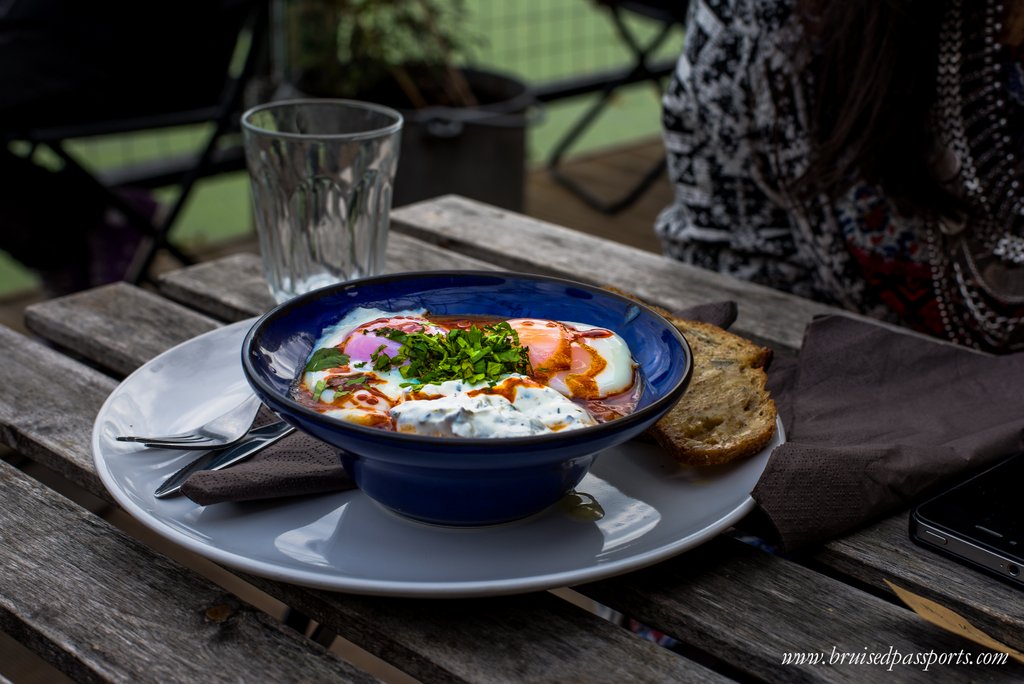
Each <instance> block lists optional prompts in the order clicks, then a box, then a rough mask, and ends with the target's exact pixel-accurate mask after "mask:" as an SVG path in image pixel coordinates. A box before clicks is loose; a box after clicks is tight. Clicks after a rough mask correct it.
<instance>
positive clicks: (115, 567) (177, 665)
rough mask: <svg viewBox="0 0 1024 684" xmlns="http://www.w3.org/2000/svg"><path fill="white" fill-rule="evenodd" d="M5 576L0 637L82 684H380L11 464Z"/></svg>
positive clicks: (1, 545) (2, 494) (3, 516)
mask: <svg viewBox="0 0 1024 684" xmlns="http://www.w3.org/2000/svg"><path fill="white" fill-rule="evenodd" d="M56 530H59V531H60V532H59V534H55V533H54V532H55V531H56ZM0 568H3V582H0V627H2V629H3V630H4V631H5V632H7V633H9V634H11V635H12V636H13V637H14V638H15V639H16V640H17V641H19V642H21V643H23V644H25V645H26V646H27V647H29V648H30V649H32V650H33V651H35V652H36V653H38V654H39V655H40V656H41V657H43V658H44V659H45V660H47V661H48V662H50V663H51V664H52V665H54V666H55V667H57V668H58V669H60V670H62V671H63V672H65V673H67V674H68V675H69V676H70V677H72V678H73V679H75V680H76V681H99V682H106V681H118V682H167V681H220V680H222V681H229V680H230V681H243V682H244V681H252V682H256V681H270V682H287V681H347V682H371V681H377V680H376V679H375V678H373V677H370V676H369V675H367V674H365V673H363V672H361V671H359V670H356V669H355V668H354V667H352V666H351V665H349V664H347V663H345V662H343V661H342V660H340V659H338V658H337V657H336V656H334V655H332V654H330V653H328V652H327V651H325V650H324V649H323V647H321V646H320V645H318V644H317V643H315V642H313V641H311V640H309V639H307V638H305V637H304V636H302V635H300V634H299V633H297V632H293V631H286V630H285V629H284V628H283V627H281V626H280V625H279V624H278V623H277V622H276V621H275V620H273V619H272V618H270V617H268V616H266V615H265V614H263V613H261V612H259V611H257V610H255V609H253V608H251V607H249V606H247V605H244V604H242V603H240V602H239V601H238V599H236V598H235V597H234V596H232V595H230V594H228V593H225V592H224V591H223V590H221V589H220V588H218V587H217V586H216V585H214V584H212V583H210V582H209V581H207V580H205V579H203V578H202V577H200V576H198V575H196V574H194V573H192V572H190V571H188V570H185V569H183V568H181V567H180V566H178V565H176V564H175V563H173V562H172V561H170V560H167V559H166V558H163V557H161V556H158V555H156V554H154V553H153V552H152V551H150V550H148V549H147V548H146V547H145V546H143V545H142V544H140V543H139V542H136V541H135V540H133V539H131V538H129V537H128V536H126V535H125V534H123V533H121V532H119V531H118V530H116V529H114V528H113V527H112V526H110V525H109V524H107V523H106V522H104V521H103V520H102V519H100V518H97V517H95V516H93V515H91V514H89V513H87V512H86V511H84V510H82V509H80V508H78V507H76V506H75V505H74V504H72V503H70V502H69V501H67V500H66V499H63V498H62V497H60V496H59V495H57V494H56V493H54V492H52V491H50V490H48V489H46V488H45V487H44V486H42V485H40V484H39V483H37V482H35V481H33V480H31V479H30V478H29V477H27V476H25V475H24V474H22V473H20V472H19V471H18V470H16V469H15V468H13V467H11V466H9V465H8V464H6V463H3V462H0Z"/></svg>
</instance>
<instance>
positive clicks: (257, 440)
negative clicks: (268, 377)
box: [153, 420, 295, 499]
mask: <svg viewBox="0 0 1024 684" xmlns="http://www.w3.org/2000/svg"><path fill="white" fill-rule="evenodd" d="M293 432H295V428H293V427H292V426H291V425H289V424H288V423H286V422H284V421H283V420H280V421H277V422H276V423H270V424H269V425H264V426H263V427H258V428H253V429H252V430H250V431H249V434H248V435H246V437H245V438H244V439H243V440H242V441H241V442H238V443H237V444H232V445H231V446H226V447H221V448H220V449H211V450H210V451H207V452H206V453H205V454H203V455H202V456H200V457H199V458H197V459H196V460H194V461H192V462H191V463H189V464H188V465H187V466H185V467H184V468H182V469H181V470H179V471H178V472H176V473H174V474H173V475H171V476H170V477H168V478H167V479H166V480H164V483H163V484H162V485H160V486H159V487H157V488H156V491H155V492H153V495H154V496H156V498H158V499H165V498H167V497H169V496H172V495H174V494H177V493H178V492H179V491H180V490H181V485H182V484H184V483H185V480H187V479H188V478H189V476H190V475H192V473H197V472H199V471H200V470H220V469H221V468H227V467H228V466H230V465H234V464H235V463H238V462H240V461H244V460H245V459H247V458H249V457H250V456H252V455H253V454H256V453H258V452H260V451H262V450H263V449H266V448H267V447H268V446H270V445H271V444H273V443H274V442H277V441H279V440H281V439H283V438H285V437H287V436H288V435H290V434H292V433H293Z"/></svg>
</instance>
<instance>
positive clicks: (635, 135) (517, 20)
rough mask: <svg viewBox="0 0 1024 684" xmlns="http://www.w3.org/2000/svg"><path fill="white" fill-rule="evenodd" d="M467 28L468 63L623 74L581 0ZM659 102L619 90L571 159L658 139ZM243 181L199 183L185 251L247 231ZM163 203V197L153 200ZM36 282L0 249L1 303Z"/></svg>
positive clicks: (163, 147)
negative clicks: (470, 32) (471, 37)
mask: <svg viewBox="0 0 1024 684" xmlns="http://www.w3.org/2000/svg"><path fill="white" fill-rule="evenodd" d="M466 4H467V7H468V8H469V11H470V16H471V20H472V23H473V27H474V30H475V31H476V32H477V33H478V34H479V35H481V36H482V39H481V40H480V41H479V45H478V47H477V48H476V49H475V50H474V51H473V61H474V63H475V64H477V65H479V66H483V67H488V66H490V67H493V68H497V69H500V70H501V71H504V72H507V73H511V74H514V75H517V76H518V77H520V78H523V79H524V80H526V81H527V82H533V83H541V82H546V81H550V80H556V79H563V78H566V77H568V76H572V75H581V74H587V73H593V72H595V71H603V70H606V69H609V68H615V67H621V66H624V65H626V64H627V63H628V52H627V51H626V50H625V48H623V47H622V46H621V43H620V41H619V39H618V37H617V36H616V35H615V33H614V31H613V29H612V27H611V24H610V22H609V21H608V19H607V18H606V17H605V16H603V15H602V14H601V13H600V11H599V10H597V9H595V7H594V6H593V4H592V3H590V2H589V1H585V0H520V2H517V3H505V2H495V1H494V0H469V1H468V2H467V3H466ZM631 25H632V26H633V27H634V29H635V30H637V31H638V32H639V33H640V34H641V35H643V36H644V37H646V36H649V35H651V31H652V30H654V29H653V27H651V26H650V25H649V24H647V23H645V22H643V21H636V22H631ZM680 45H681V37H680V36H678V35H673V37H672V39H670V40H669V41H668V43H667V45H666V46H665V48H664V49H663V50H662V51H661V53H660V54H659V56H661V57H672V56H674V55H675V54H676V53H677V52H678V50H679V47H680ZM591 101H592V97H590V96H588V97H581V98H575V99H573V100H567V101H562V102H557V103H552V104H549V105H548V106H547V107H546V108H545V112H544V114H545V115H544V117H543V119H542V121H541V122H540V123H539V124H537V125H536V126H534V127H532V128H531V129H530V130H529V131H528V134H527V135H528V144H529V159H530V162H531V163H534V164H537V163H542V162H543V161H544V160H545V159H546V157H547V155H548V154H549V151H550V150H551V149H552V147H553V145H554V144H555V143H556V142H557V141H558V140H559V138H560V137H561V136H562V135H563V134H564V133H565V131H566V130H568V129H569V127H570V126H571V125H572V124H573V122H574V121H575V120H576V118H577V117H578V116H579V115H580V112H581V111H582V110H583V109H585V108H586V107H587V106H588V105H589V103H590V102H591ZM658 131H659V103H658V98H657V94H656V93H655V92H654V89H653V88H651V87H650V86H649V85H642V86H637V87H633V88H630V89H628V90H623V91H622V94H621V95H620V96H618V97H616V99H615V100H614V101H613V102H612V103H611V105H610V106H609V108H608V109H607V110H606V111H605V113H604V114H603V115H602V116H601V118H600V119H599V120H598V121H597V122H596V124H595V125H594V126H593V127H591V129H589V130H588V132H587V133H586V135H585V136H584V137H583V138H582V139H581V140H580V141H579V143H578V144H577V146H576V148H574V149H573V150H572V152H573V153H574V154H576V153H580V152H587V151H592V150H595V149H600V148H602V147H606V146H610V145H619V144H623V143H627V142H629V141H632V140H639V139H643V138H648V137H650V136H652V135H656V134H657V133H658ZM202 133H203V131H202V130H195V129H174V130H170V131H162V132H160V133H146V134H139V135H132V136H122V137H116V138H105V139H100V140H88V141H79V142H78V143H76V144H75V145H74V146H73V147H72V150H73V152H74V153H76V154H77V155H78V156H79V157H80V158H81V159H83V160H85V161H86V162H87V163H88V164H89V165H91V166H93V167H94V168H97V169H104V168H114V167H117V166H120V165H125V164H130V163H133V162H139V161H145V160H152V159H159V158H160V157H161V156H165V155H174V154H180V153H181V152H182V151H185V150H190V149H195V146H196V145H197V143H198V141H200V140H201V139H202ZM248 193H249V190H248V180H247V178H246V176H245V174H244V173H237V174H228V175H224V176H220V177H216V178H211V179H206V180H204V181H202V182H201V183H199V184H198V185H197V187H196V189H195V190H194V191H193V194H192V197H191V198H190V200H189V204H188V206H187V207H186V209H185V213H184V215H183V216H182V217H181V218H180V219H179V223H178V224H177V226H176V227H175V239H176V240H177V241H179V242H180V243H181V244H182V245H184V246H186V247H196V246H198V245H202V244H211V243H217V242H219V241H222V240H225V239H230V238H232V237H236V236H239V235H243V234H245V233H246V232H248V231H250V230H251V229H252V228H251V226H252V222H251V209H250V206H249V194H248ZM158 197H160V198H162V199H169V196H168V194H167V193H163V194H162V195H158ZM35 285H36V280H35V278H34V276H32V274H31V273H30V272H28V271H26V270H25V269H23V268H22V267H20V266H19V265H18V264H17V263H16V262H14V261H13V260H11V259H10V258H9V257H8V256H7V255H6V254H5V253H4V252H2V251H0V297H2V296H5V295H10V294H12V293H17V292H19V291H23V290H26V289H29V288H32V287H35Z"/></svg>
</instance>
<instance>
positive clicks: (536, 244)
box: [391, 196, 836, 348]
mask: <svg viewBox="0 0 1024 684" xmlns="http://www.w3.org/2000/svg"><path fill="white" fill-rule="evenodd" d="M391 224H392V226H393V230H394V231H396V232H400V233H405V234H408V235H412V236H414V237H417V238H420V239H422V240H426V241H431V242H434V243H435V244H437V245H440V246H442V247H445V248H447V249H450V250H452V251H454V252H458V253H460V254H465V255H468V256H471V257H474V258H477V259H482V260H485V261H489V262H492V263H494V264H497V265H499V266H501V267H502V268H505V269H509V270H517V271H525V272H531V273H544V274H548V275H555V276H560V277H564V278H571V279H575V280H587V281H589V282H591V283H594V284H598V285H602V284H610V285H614V286H616V287H620V288H622V289H624V290H627V291H630V292H632V293H634V294H636V295H637V296H639V297H642V298H643V299H646V300H647V301H650V302H653V303H656V304H660V305H661V306H665V307H667V308H669V309H683V308H686V307H688V306H693V305H696V304H703V303H707V302H710V301H719V300H722V299H732V300H735V301H736V302H737V305H738V306H739V310H740V315H739V319H738V320H737V321H736V330H737V331H738V332H740V333H743V334H746V335H750V336H754V337H757V338H758V339H761V340H765V341H768V342H772V343H774V344H778V345H781V346H783V347H789V348H799V346H800V342H801V338H802V336H803V330H804V328H805V327H806V325H807V323H809V322H810V320H811V319H812V318H813V317H814V316H815V315H818V314H824V313H835V312H836V309H833V308H831V307H827V306H824V305H822V304H817V303H815V302H811V301H809V300H806V299H802V298H799V297H793V296H791V295H787V294H785V293H782V292H779V291H777V290H772V289H770V288H766V287H762V286H759V285H754V284H752V283H747V282H744V281H741V280H737V279H735V278H731V277H729V276H725V275H722V274H719V273H714V272H711V271H707V270H704V269H699V268H694V267H692V266H689V265H686V264H682V263H679V262H677V261H674V260H672V259H669V258H666V257H663V256H661V255H658V254H652V253H649V252H645V251H642V250H638V249H635V248H632V247H629V246H627V245H623V244H619V243H616V242H612V241H610V240H604V239H602V238H598V237H594V236H591V235H587V234H585V233H581V232H578V231H574V230H570V229H568V228H563V227H561V226H557V225H555V224H552V223H545V222H542V221H538V220H536V219H532V218H528V217H526V216H523V215H521V214H516V213H514V212H510V211H506V210H504V209H499V208H496V207H492V206H490V205H487V204H482V203H480V202H475V201H473V200H469V199H465V198H462V197H458V196H447V197H441V198H438V199H434V200H429V201H426V202H422V203H418V204H412V205H408V206H405V207H402V208H399V209H396V210H395V211H394V212H393V213H392V223H391Z"/></svg>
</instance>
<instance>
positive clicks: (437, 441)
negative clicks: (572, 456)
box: [241, 269, 693, 451]
mask: <svg viewBox="0 0 1024 684" xmlns="http://www.w3.org/2000/svg"><path fill="white" fill-rule="evenodd" d="M479 276H485V277H495V276H498V277H504V278H519V279H526V280H534V281H542V282H549V283H555V284H558V285H565V286H571V287H578V288H581V289H583V290H586V291H588V292H592V293H597V294H600V295H601V296H606V297H611V298H612V299H618V300H621V301H622V302H624V303H626V304H629V305H631V306H635V307H637V308H638V309H643V310H644V311H646V312H647V313H649V314H650V315H652V316H654V317H655V318H657V319H660V320H661V321H662V322H663V323H664V324H665V328H666V329H667V330H668V331H669V332H670V334H671V335H672V336H673V337H674V338H675V339H676V340H677V341H678V342H679V343H680V346H681V347H682V349H683V351H684V354H685V357H686V365H685V367H684V369H683V373H682V375H681V376H680V378H679V380H678V381H677V382H676V383H675V384H674V385H673V386H672V387H671V388H670V389H669V390H668V391H667V392H666V393H665V394H664V395H663V396H661V397H659V398H658V399H656V400H654V401H653V402H652V403H650V404H648V405H647V406H645V407H643V408H642V409H640V410H638V411H634V412H633V413H630V414H628V415H625V416H622V417H621V418H616V419H615V420H612V421H608V422H605V423H598V424H597V425H590V426H587V427H582V428H577V429H574V430H567V431H566V430H563V431H559V432H552V433H544V434H540V435H527V436H521V437H438V436H434V435H417V434H410V433H404V432H395V431H392V430H382V429H380V428H375V427H368V426H364V425H359V424H357V423H349V422H346V421H343V420H339V419H337V418H330V417H328V416H325V415H323V414H322V413H320V412H319V411H314V410H313V409H311V408H307V407H305V406H303V405H302V404H300V403H298V402H297V401H295V400H294V399H292V398H291V397H288V396H284V395H281V394H280V393H279V392H277V391H276V390H275V389H274V388H272V387H270V386H269V384H268V383H266V382H265V381H264V380H263V379H262V378H260V377H259V374H258V373H257V372H256V371H255V369H254V368H253V367H252V362H251V361H250V358H249V353H248V350H249V349H250V348H251V347H252V345H253V341H254V340H255V339H256V336H257V335H258V334H259V332H260V331H261V330H262V329H263V328H264V327H265V326H266V325H267V324H268V323H269V322H270V321H271V320H273V319H276V318H280V317H281V316H284V315H286V314H287V313H288V312H289V311H290V310H292V309H295V308H297V307H299V306H302V305H305V304H307V303H308V302H310V301H313V300H316V299H319V298H321V297H325V296H329V295H330V294H333V293H335V292H340V291H343V290H345V289H348V288H351V287H362V286H366V285H375V284H381V283H387V282H392V281H398V280H409V279H412V278H424V277H432V278H434V277H454V278H460V277H462V278H466V277H479ZM355 306H358V305H355ZM340 315H342V316H344V312H342V313H341V314H340ZM317 334H319V332H317ZM241 356H242V370H243V373H244V375H245V377H246V380H247V381H248V382H249V383H250V385H255V388H256V389H258V390H259V391H260V392H262V393H263V394H264V395H266V396H269V397H273V398H274V399H275V401H276V402H277V403H281V404H283V405H284V406H286V407H287V408H288V409H289V411H292V412H294V413H296V414H298V416H300V417H302V418H304V419H307V420H312V421H314V422H318V423H321V424H323V425H325V426H326V427H327V428H329V429H342V430H351V431H353V432H354V433H355V434H357V435H365V436H366V437H368V438H372V439H377V440H379V439H385V440H391V439H394V440H396V442H397V443H398V444H403V443H405V444H408V445H410V446H411V445H414V444H434V445H441V444H448V445H451V446H453V447H455V448H456V449H458V450H460V451H461V450H464V449H466V448H469V447H476V448H482V447H487V446H491V447H495V446H498V445H501V446H502V447H504V446H506V445H509V446H517V445H522V446H529V445H540V444H544V443H547V442H556V441H565V440H566V438H567V436H569V437H574V436H578V437H581V438H588V439H590V438H593V439H598V438H600V436H601V435H603V434H605V433H611V432H619V431H621V430H622V429H625V428H628V427H629V426H631V425H635V424H637V423H641V422H643V421H645V420H647V419H648V418H649V417H650V415H651V414H655V413H658V412H659V411H661V410H662V409H663V408H664V409H666V410H667V409H668V408H671V406H672V405H674V404H675V403H676V402H677V401H678V400H679V398H680V397H681V396H682V394H683V392H684V391H685V390H686V388H687V386H688V385H689V383H690V379H691V376H692V375H693V350H692V349H691V348H690V344H689V342H687V340H686V337H685V336H684V335H683V334H682V333H681V332H680V331H679V329H678V328H676V326H674V325H672V323H671V322H669V321H668V319H666V318H665V317H664V316H663V315H661V314H660V313H659V312H658V311H657V310H655V309H654V308H653V307H651V306H648V305H646V304H644V303H643V302H639V301H636V300H634V299H631V298H629V297H626V296H624V295H621V294H619V293H617V292H612V291H610V290H605V289H604V288H602V287H600V286H597V285H592V284H589V283H584V282H580V281H577V280H571V279H568V278H560V277H556V276H548V275H540V274H533V273H522V272H518V271H508V270H497V271H486V270H469V269H465V270H464V269H443V270H427V271H402V272H398V273H386V274H382V275H376V276H368V277H364V278H356V279H353V280H348V281H345V282H341V283H334V284H332V285H327V286H325V287H322V288H318V289H316V290H311V291H310V292H306V293H304V294H301V295H298V296H297V297H293V298H292V299H289V300H287V301H285V302H282V303H280V304H278V305H276V306H275V307H274V308H272V309H271V310H270V311H268V312H266V313H265V314H263V315H262V316H260V317H259V319H257V320H256V322H255V323H253V324H252V326H251V327H250V328H249V331H248V332H247V333H246V334H245V338H244V339H243V340H242V348H241ZM285 417H286V416H282V418H285Z"/></svg>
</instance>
